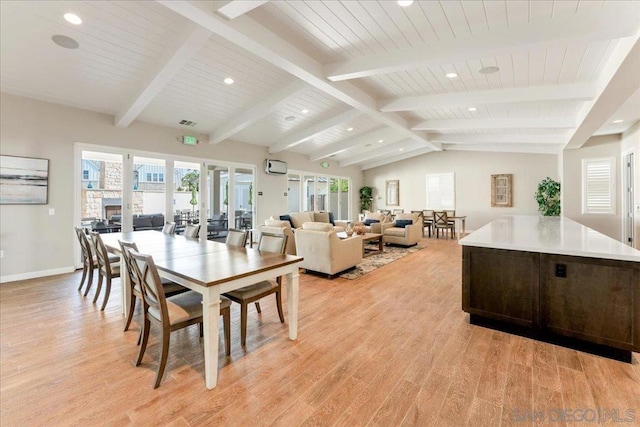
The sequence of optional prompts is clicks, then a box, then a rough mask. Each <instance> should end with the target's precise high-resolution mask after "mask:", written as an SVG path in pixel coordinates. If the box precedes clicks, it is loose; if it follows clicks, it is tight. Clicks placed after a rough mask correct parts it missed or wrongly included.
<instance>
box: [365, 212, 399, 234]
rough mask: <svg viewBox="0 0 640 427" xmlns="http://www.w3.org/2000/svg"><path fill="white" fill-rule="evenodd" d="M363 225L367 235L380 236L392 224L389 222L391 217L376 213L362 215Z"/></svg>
mask: <svg viewBox="0 0 640 427" xmlns="http://www.w3.org/2000/svg"><path fill="white" fill-rule="evenodd" d="M373 221H378V222H373ZM363 224H364V227H365V230H366V232H367V233H376V234H382V233H383V232H384V230H385V229H386V228H387V227H391V226H392V225H393V223H392V222H391V217H390V216H389V215H386V214H383V213H377V212H367V213H366V214H365V215H364V222H363ZM367 224H369V225H367Z"/></svg>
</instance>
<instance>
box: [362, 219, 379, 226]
mask: <svg viewBox="0 0 640 427" xmlns="http://www.w3.org/2000/svg"><path fill="white" fill-rule="evenodd" d="M376 222H380V220H379V219H365V220H364V225H366V226H369V225H371V224H375V223H376Z"/></svg>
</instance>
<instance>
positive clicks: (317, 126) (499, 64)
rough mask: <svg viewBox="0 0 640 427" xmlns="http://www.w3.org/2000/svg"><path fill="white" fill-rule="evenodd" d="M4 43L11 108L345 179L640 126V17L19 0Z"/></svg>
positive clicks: (324, 4)
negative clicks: (23, 100) (447, 153)
mask: <svg viewBox="0 0 640 427" xmlns="http://www.w3.org/2000/svg"><path fill="white" fill-rule="evenodd" d="M69 12H72V13H74V14H76V15H77V16H79V17H80V18H81V19H82V23H81V24H80V25H74V24H72V23H69V22H67V21H66V20H65V19H64V18H63V15H64V14H65V13H69ZM0 31H1V33H0V43H1V44H0V86H1V87H0V88H1V90H2V91H4V92H9V93H15V94H19V95H24V96H28V97H33V98H38V99H43V100H47V101H51V102H54V103H59V104H64V105H71V106H76V107H80V108H85V109H88V110H93V111H99V112H104V113H108V114H112V115H113V117H114V126H119V127H127V126H129V125H130V124H131V123H132V122H133V121H134V120H141V121H145V122H151V123H157V124H162V125H166V126H171V127H175V128H181V129H183V130H184V133H189V131H191V132H194V131H197V132H201V133H205V134H208V135H209V143H211V144H220V143H222V144H232V143H233V142H234V141H242V142H246V143H250V144H256V145H262V146H268V147H269V148H268V149H269V152H270V153H272V154H274V155H277V153H279V152H282V151H293V152H297V153H302V154H306V155H308V156H309V158H310V159H311V160H312V161H326V160H330V161H333V162H337V163H338V164H339V165H341V166H347V165H353V164H355V165H359V166H360V167H362V168H363V169H367V168H371V167H375V166H379V165H383V164H386V163H390V162H393V161H397V160H400V159H403V158H408V157H412V156H416V155H421V154H424V153H429V152H431V151H440V150H471V151H478V150H486V151H505V152H529V153H557V152H559V151H560V150H562V149H563V148H574V147H579V146H581V145H582V144H583V143H584V142H585V141H586V139H588V138H589V137H590V136H592V135H594V134H607V133H620V132H622V131H624V130H625V129H627V128H628V127H629V126H631V125H632V124H633V123H635V122H636V121H637V120H639V119H640V89H639V88H640V43H639V42H638V38H639V35H640V2H637V1H636V2H630V1H607V0H604V1H601V0H598V1H595V0H594V1H579V0H556V1H553V0H550V1H544V0H531V1H527V0H524V1H520V0H513V1H512V0H507V1H493V0H491V1H487V0H485V1H477V0H470V1H451V0H448V1H415V2H413V4H411V5H409V6H406V7H402V6H400V5H399V4H398V2H396V1H390V0H389V1H355V0H348V1H257V0H256V1H249V0H242V1H238V0H235V1H210V2H206V1H198V2H191V1H164V0H159V1H112V2H107V1H84V2H82V1H68V2H67V1H55V2H54V1H4V0H3V1H2V2H0ZM54 35H64V36H67V37H70V38H72V39H73V40H75V41H76V42H77V43H78V47H77V48H76V49H66V48H63V47H60V46H58V45H56V44H54V42H53V41H52V36H54ZM228 78H231V79H233V84H226V83H225V79H228ZM619 120H621V122H620V121H619ZM181 121H188V122H189V125H181V124H180V122H181ZM613 121H616V122H617V123H612V122H613Z"/></svg>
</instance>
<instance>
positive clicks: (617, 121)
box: [611, 119, 624, 123]
mask: <svg viewBox="0 0 640 427" xmlns="http://www.w3.org/2000/svg"><path fill="white" fill-rule="evenodd" d="M622 122H624V120H622V119H619V120H614V121H612V122H611V123H622Z"/></svg>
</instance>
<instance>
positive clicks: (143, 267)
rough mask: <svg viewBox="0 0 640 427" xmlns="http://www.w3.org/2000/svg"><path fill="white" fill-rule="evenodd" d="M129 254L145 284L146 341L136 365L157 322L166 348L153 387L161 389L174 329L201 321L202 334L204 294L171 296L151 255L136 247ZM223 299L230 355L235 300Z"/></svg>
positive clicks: (222, 305) (142, 345) (143, 294)
mask: <svg viewBox="0 0 640 427" xmlns="http://www.w3.org/2000/svg"><path fill="white" fill-rule="evenodd" d="M129 253H130V254H131V257H132V258H133V260H134V261H135V262H133V263H132V265H133V269H134V271H135V274H136V275H137V277H138V280H139V282H140V284H141V285H142V301H143V313H144V322H143V327H142V331H143V334H142V342H141V344H140V350H139V352H138V358H137V359H136V366H140V365H141V364H142V358H143V356H144V352H145V350H146V349H147V343H148V341H149V331H150V330H151V324H152V323H154V324H156V325H158V326H159V327H160V328H161V329H162V349H161V351H160V361H159V362H158V371H157V372H156V379H155V382H154V384H153V388H158V387H159V386H160V382H161V381H162V376H163V374H164V370H165V367H166V365H167V356H168V355H169V342H170V335H171V332H173V331H177V330H179V329H183V328H186V327H187V326H191V325H195V324H200V332H201V334H202V320H203V318H202V295H200V294H199V293H197V292H195V291H188V292H183V293H181V294H178V295H174V296H172V297H167V296H166V295H165V293H164V287H163V286H162V281H161V280H160V275H159V274H158V269H157V268H156V265H155V263H154V261H153V258H152V257H151V255H143V254H140V253H138V252H136V251H135V250H130V251H129ZM220 299H221V301H220V314H221V315H222V316H223V323H224V342H225V354H226V355H227V356H229V355H230V354H231V310H230V306H231V301H229V300H228V299H226V298H224V297H221V298H220Z"/></svg>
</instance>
